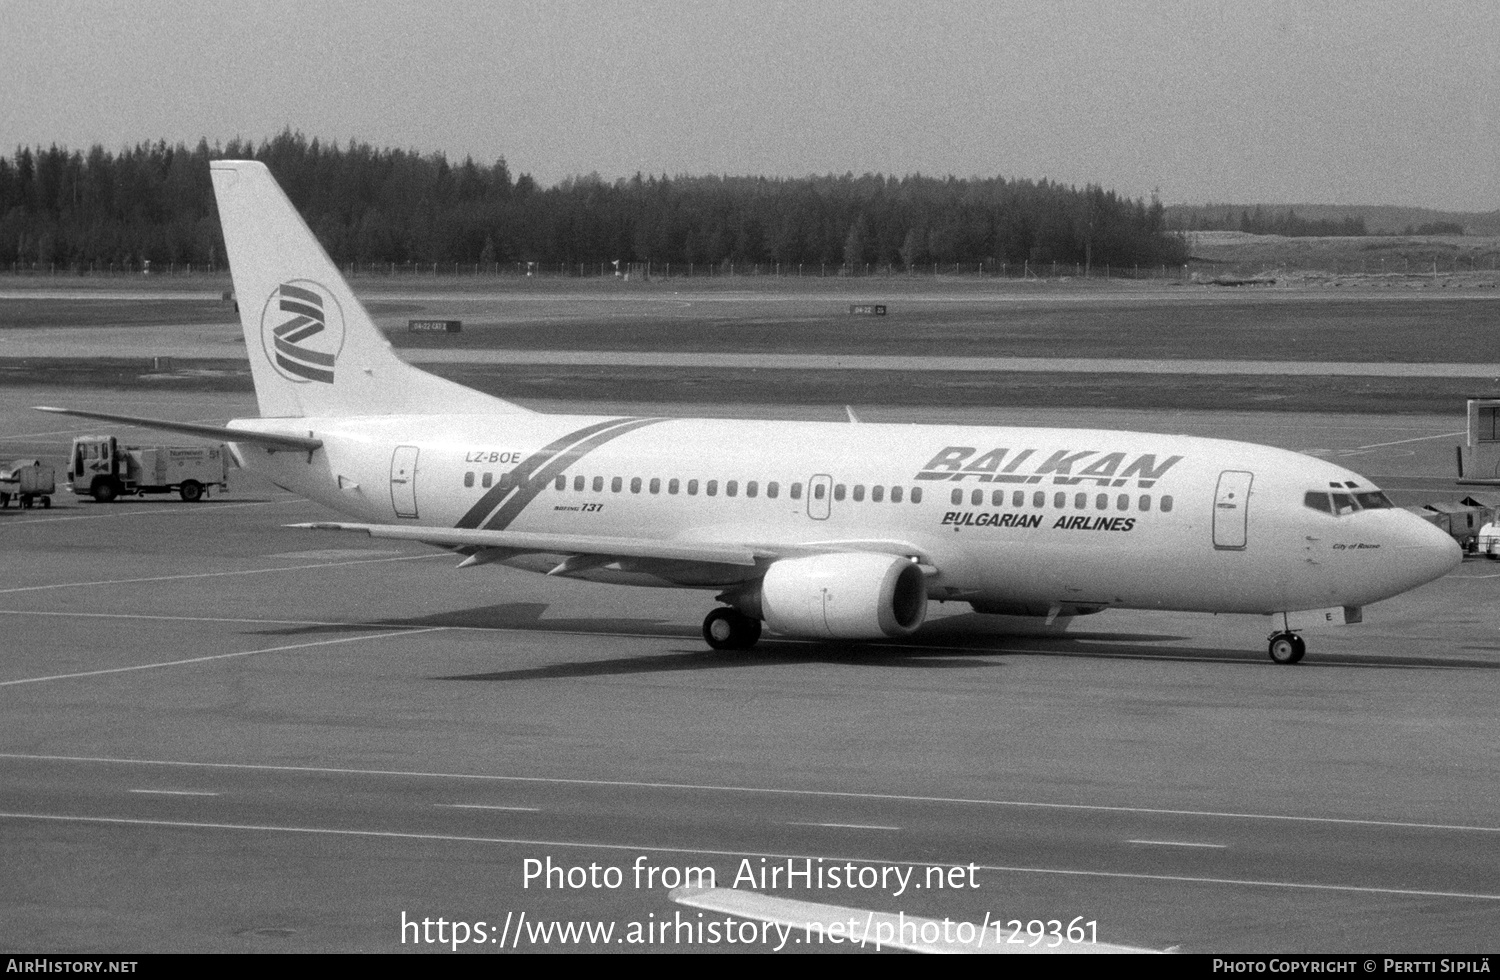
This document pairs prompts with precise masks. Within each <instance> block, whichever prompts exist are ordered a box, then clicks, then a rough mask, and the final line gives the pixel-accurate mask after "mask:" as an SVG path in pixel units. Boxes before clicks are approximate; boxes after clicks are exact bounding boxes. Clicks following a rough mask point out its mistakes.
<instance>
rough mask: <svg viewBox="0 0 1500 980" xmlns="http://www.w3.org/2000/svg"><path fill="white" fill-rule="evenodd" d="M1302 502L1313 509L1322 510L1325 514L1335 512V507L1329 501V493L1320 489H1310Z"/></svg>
mask: <svg viewBox="0 0 1500 980" xmlns="http://www.w3.org/2000/svg"><path fill="white" fill-rule="evenodd" d="M1302 502H1303V503H1304V504H1306V505H1307V506H1308V507H1311V508H1312V509H1313V510H1318V511H1322V512H1323V513H1325V514H1332V513H1333V507H1332V506H1330V505H1329V503H1328V494H1326V493H1323V492H1322V491H1320V490H1309V491H1308V492H1307V496H1305V497H1303V498H1302Z"/></svg>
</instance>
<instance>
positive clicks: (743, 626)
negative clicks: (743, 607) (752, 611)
mask: <svg viewBox="0 0 1500 980" xmlns="http://www.w3.org/2000/svg"><path fill="white" fill-rule="evenodd" d="M703 639H705V640H707V641H708V645H709V646H711V647H713V648H714V649H715V650H748V649H750V648H751V647H753V646H755V641H756V640H758V639H760V620H758V619H751V618H750V617H749V616H746V615H745V614H744V613H742V612H740V611H739V610H738V609H734V608H731V607H729V606H720V607H719V608H717V609H715V610H714V611H713V612H711V613H709V614H708V616H707V617H706V618H705V619H704V620H703Z"/></svg>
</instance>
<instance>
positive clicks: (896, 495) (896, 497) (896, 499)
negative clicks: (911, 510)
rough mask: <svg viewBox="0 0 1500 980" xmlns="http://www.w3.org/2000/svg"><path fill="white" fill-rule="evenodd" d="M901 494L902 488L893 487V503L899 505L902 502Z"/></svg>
mask: <svg viewBox="0 0 1500 980" xmlns="http://www.w3.org/2000/svg"><path fill="white" fill-rule="evenodd" d="M901 492H902V491H901V488H900V487H891V503H893V504H899V503H900V502H901Z"/></svg>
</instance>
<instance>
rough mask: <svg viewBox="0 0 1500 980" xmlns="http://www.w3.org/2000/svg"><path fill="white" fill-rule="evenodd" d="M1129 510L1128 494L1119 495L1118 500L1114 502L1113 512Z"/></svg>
mask: <svg viewBox="0 0 1500 980" xmlns="http://www.w3.org/2000/svg"><path fill="white" fill-rule="evenodd" d="M1129 509H1130V494H1128V493H1122V494H1120V496H1119V499H1117V500H1116V501H1115V510H1129Z"/></svg>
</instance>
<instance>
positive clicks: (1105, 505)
mask: <svg viewBox="0 0 1500 980" xmlns="http://www.w3.org/2000/svg"><path fill="white" fill-rule="evenodd" d="M1094 506H1095V507H1097V508H1098V509H1100V510H1109V494H1107V493H1101V494H1100V495H1099V496H1097V497H1095V498H1094Z"/></svg>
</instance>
